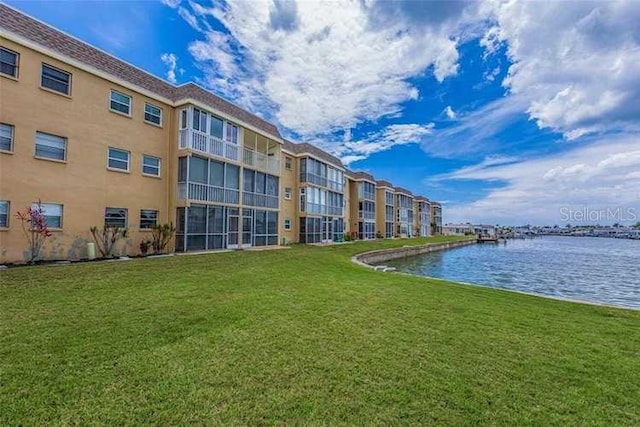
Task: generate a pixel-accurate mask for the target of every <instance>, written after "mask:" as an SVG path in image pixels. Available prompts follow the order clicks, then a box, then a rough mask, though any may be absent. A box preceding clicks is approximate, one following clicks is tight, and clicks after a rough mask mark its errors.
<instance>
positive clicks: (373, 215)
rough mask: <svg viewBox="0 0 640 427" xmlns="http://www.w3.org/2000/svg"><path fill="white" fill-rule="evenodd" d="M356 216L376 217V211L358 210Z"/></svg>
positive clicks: (363, 217)
mask: <svg viewBox="0 0 640 427" xmlns="http://www.w3.org/2000/svg"><path fill="white" fill-rule="evenodd" d="M358 217H359V218H360V219H372V220H373V219H376V213H375V212H369V211H358Z"/></svg>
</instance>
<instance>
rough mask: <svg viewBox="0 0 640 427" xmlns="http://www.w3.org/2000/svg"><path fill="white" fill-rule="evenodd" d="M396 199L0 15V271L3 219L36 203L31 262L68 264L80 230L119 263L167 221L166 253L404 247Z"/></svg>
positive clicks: (256, 128) (260, 131)
mask: <svg viewBox="0 0 640 427" xmlns="http://www.w3.org/2000/svg"><path fill="white" fill-rule="evenodd" d="M409 194H410V193H409ZM400 195H406V194H405V193H402V192H401V193H398V192H397V190H396V189H393V186H392V185H391V183H388V182H385V183H384V185H383V186H381V185H380V183H379V182H378V183H377V182H376V180H375V179H374V177H372V176H371V175H369V174H366V173H362V172H357V173H349V172H347V170H346V168H345V167H344V165H343V164H342V162H341V161H340V159H338V158H336V157H334V156H332V155H330V154H329V153H327V152H325V151H323V150H320V149H319V148H317V147H315V146H314V145H311V144H306V143H299V144H298V143H292V142H289V141H285V140H284V139H283V138H282V137H281V135H280V133H279V131H278V129H277V127H276V126H275V125H274V124H272V123H269V122H267V121H265V120H263V119H261V118H260V117H258V116H256V115H254V114H252V113H250V112H248V111H245V110H243V109H241V108H239V107H238V106H236V105H234V104H232V103H230V102H228V101H226V100H224V99H222V98H220V97H218V96H216V95H214V94H213V93H211V92H209V91H207V90H205V89H203V88H201V87H199V86H197V85H196V84H194V83H187V84H184V85H180V86H176V85H173V84H170V83H168V82H166V81H164V80H162V79H159V78H157V77H154V76H153V75H151V74H149V73H147V72H145V71H143V70H141V69H139V68H136V67H135V66H132V65H130V64H128V63H126V62H124V61H121V60H119V59H117V58H115V57H113V56H111V55H109V54H107V53H105V52H103V51H101V50H99V49H96V48H94V47H92V46H90V45H88V44H86V43H84V42H82V41H80V40H78V39H76V38H73V37H71V36H69V35H66V34H64V33H62V32H60V31H58V30H56V29H54V28H52V27H50V26H48V25H46V24H43V23H41V22H39V21H37V20H35V19H32V18H30V17H28V16H26V15H24V14H22V13H20V12H18V11H16V10H14V9H12V8H10V7H8V6H6V5H2V4H0V264H1V263H7V262H21V261H23V260H25V259H27V258H28V255H29V254H28V253H26V252H27V251H26V250H25V249H26V239H25V236H24V234H23V229H22V225H23V224H22V223H21V222H20V220H19V219H17V218H16V216H15V215H16V213H17V212H18V211H24V210H25V209H27V208H29V207H30V206H33V205H34V204H35V203H37V202H40V203H41V207H42V209H43V213H44V215H45V218H46V221H47V224H48V227H49V228H50V230H51V232H52V236H51V237H50V238H49V239H48V240H47V243H46V246H45V248H44V251H43V252H42V253H41V258H42V259H79V258H84V257H86V256H87V252H86V250H87V243H89V242H92V241H93V238H92V236H91V233H90V231H89V230H90V228H91V227H98V228H104V227H111V226H119V227H122V228H126V229H127V230H128V232H129V233H128V236H127V237H126V238H125V239H123V240H122V241H121V242H119V244H118V246H117V250H116V254H118V255H124V254H128V255H136V254H138V253H139V252H140V249H139V247H140V243H141V242H142V241H145V240H148V239H150V238H151V232H150V230H151V229H152V227H153V226H154V225H158V224H166V223H173V224H174V225H175V227H176V233H175V238H174V239H173V240H172V241H171V243H170V247H169V248H168V250H169V251H177V252H186V251H203V250H218V249H240V248H248V247H256V246H257V247H259V246H275V245H281V244H288V243H298V242H299V243H326V242H340V241H342V240H344V236H345V233H349V232H352V233H351V234H353V235H354V236H355V237H356V238H361V239H372V238H375V237H376V236H377V235H378V236H380V235H382V236H383V237H385V238H391V237H394V236H395V235H405V236H413V235H415V234H417V233H414V232H413V228H414V223H413V205H412V204H411V208H409V202H408V200H409V199H406V200H405V198H404V196H402V197H400ZM411 197H412V196H411ZM418 210H419V209H418ZM432 212H433V211H432ZM390 213H391V215H390ZM440 215H441V214H440ZM431 221H432V223H433V221H434V220H433V218H432V220H431ZM27 225H28V224H27ZM417 228H418V227H417V226H416V229H417ZM432 228H434V227H433V224H432Z"/></svg>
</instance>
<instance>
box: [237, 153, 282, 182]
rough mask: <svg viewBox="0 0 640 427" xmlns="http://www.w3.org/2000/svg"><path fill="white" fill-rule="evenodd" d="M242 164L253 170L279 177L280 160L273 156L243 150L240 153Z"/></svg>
mask: <svg viewBox="0 0 640 427" xmlns="http://www.w3.org/2000/svg"><path fill="white" fill-rule="evenodd" d="M242 162H243V163H244V164H245V165H247V166H251V167H252V168H254V169H258V170H261V171H266V172H268V173H270V174H272V175H280V160H278V159H277V158H276V157H275V156H267V155H266V154H262V153H258V152H257V151H253V150H249V149H248V148H245V149H244V151H243V153H242Z"/></svg>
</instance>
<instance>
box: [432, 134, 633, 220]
mask: <svg viewBox="0 0 640 427" xmlns="http://www.w3.org/2000/svg"><path fill="white" fill-rule="evenodd" d="M639 138H640V135H625V136H620V137H615V138H614V137H606V138H600V139H597V140H593V141H590V142H589V143H588V144H586V145H580V146H574V147H573V148H572V149H571V150H569V151H567V152H564V153H562V154H558V155H553V156H546V157H541V158H537V159H531V160H517V159H510V158H502V159H500V158H498V159H493V161H492V160H491V159H489V160H485V161H484V162H482V163H481V164H478V165H475V166H471V167H467V168H463V169H460V170H458V171H455V172H453V173H450V174H446V175H441V176H438V177H435V178H434V179H435V180H437V181H455V180H472V181H474V180H480V181H496V182H500V183H503V184H504V185H503V186H501V187H500V188H497V189H493V190H490V191H489V193H488V194H486V195H485V196H484V197H480V198H479V199H478V200H477V201H475V202H472V203H468V204H459V205H452V206H448V207H447V209H446V212H445V215H446V220H447V221H453V222H457V221H474V222H487V221H488V222H491V223H500V224H524V223H534V224H551V225H553V224H557V223H562V222H563V218H562V215H561V212H562V211H561V209H562V208H570V209H574V210H578V209H584V208H587V209H589V210H593V211H597V210H607V209H612V210H615V209H616V208H619V207H624V208H625V209H626V208H630V209H634V210H635V211H636V212H637V213H638V215H639V218H638V220H640V175H639V174H637V170H638V169H639V168H640V149H639V145H638V139H639ZM627 219H630V218H627ZM622 220H623V221H624V218H623V219H622ZM565 222H566V221H565ZM602 222H603V223H605V222H606V221H605V220H604V219H603V221H602ZM609 222H618V221H616V220H615V218H610V219H609Z"/></svg>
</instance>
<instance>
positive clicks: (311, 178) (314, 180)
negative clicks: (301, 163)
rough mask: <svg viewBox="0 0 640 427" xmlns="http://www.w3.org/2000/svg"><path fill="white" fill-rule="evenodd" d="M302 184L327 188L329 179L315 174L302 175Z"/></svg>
mask: <svg viewBox="0 0 640 427" xmlns="http://www.w3.org/2000/svg"><path fill="white" fill-rule="evenodd" d="M300 182H309V183H311V184H315V185H319V186H321V187H326V186H327V178H326V177H324V176H320V175H316V174H314V173H304V172H303V173H301V174H300Z"/></svg>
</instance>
